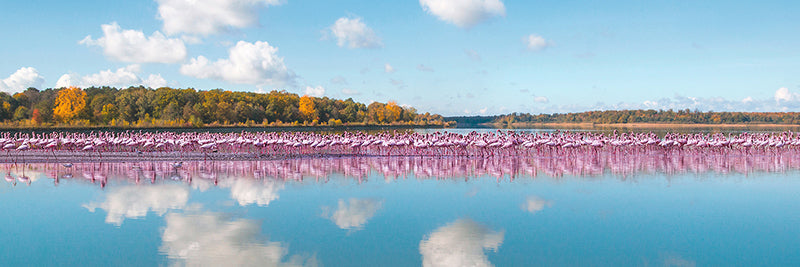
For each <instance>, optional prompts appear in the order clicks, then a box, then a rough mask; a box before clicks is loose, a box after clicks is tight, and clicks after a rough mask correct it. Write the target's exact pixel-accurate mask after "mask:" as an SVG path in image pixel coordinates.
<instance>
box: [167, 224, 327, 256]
mask: <svg viewBox="0 0 800 267" xmlns="http://www.w3.org/2000/svg"><path fill="white" fill-rule="evenodd" d="M166 222H167V226H166V227H165V228H164V233H163V235H162V242H163V243H162V245H161V247H160V248H159V251H160V252H161V253H163V254H166V255H167V257H168V258H170V259H173V260H176V261H175V262H173V265H181V266H316V265H317V263H316V259H315V258H313V257H312V258H304V257H301V256H297V255H295V256H291V257H289V258H288V259H287V258H286V256H287V255H288V253H289V249H288V247H287V246H285V245H283V244H281V243H280V242H272V241H266V240H262V239H263V238H261V226H260V225H259V224H258V223H257V222H256V221H254V220H247V219H238V220H231V219H230V218H228V217H227V216H225V215H223V214H219V213H212V212H205V213H202V214H193V215H187V214H177V213H170V214H167V216H166Z"/></svg>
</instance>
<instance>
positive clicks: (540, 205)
mask: <svg viewBox="0 0 800 267" xmlns="http://www.w3.org/2000/svg"><path fill="white" fill-rule="evenodd" d="M552 205H553V202H551V201H549V200H544V199H541V198H539V197H537V196H528V199H526V200H525V203H522V209H523V210H525V211H527V212H530V213H537V212H539V211H541V210H543V209H544V208H545V207H550V206H552Z"/></svg>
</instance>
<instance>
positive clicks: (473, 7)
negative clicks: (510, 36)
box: [419, 0, 506, 28]
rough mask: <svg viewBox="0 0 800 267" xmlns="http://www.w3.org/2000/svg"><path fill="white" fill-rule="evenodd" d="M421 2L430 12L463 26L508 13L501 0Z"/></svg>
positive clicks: (431, 0)
mask: <svg viewBox="0 0 800 267" xmlns="http://www.w3.org/2000/svg"><path fill="white" fill-rule="evenodd" d="M419 4H420V6H422V9H423V10H425V11H426V12H428V13H429V14H432V15H434V16H436V17H438V18H439V19H440V20H442V21H445V22H448V23H452V24H454V25H456V26H458V27H462V28H472V27H473V26H475V25H477V24H478V23H481V22H483V21H485V20H487V19H489V18H492V17H495V16H505V15H506V7H505V5H503V2H501V1H500V0H420V1H419Z"/></svg>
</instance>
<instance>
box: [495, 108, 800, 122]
mask: <svg viewBox="0 0 800 267" xmlns="http://www.w3.org/2000/svg"><path fill="white" fill-rule="evenodd" d="M492 123H494V124H505V125H510V124H513V123H598V124H611V123H688V124H758V123H764V124H800V112H714V111H708V112H702V111H697V110H694V111H691V110H689V109H684V110H678V111H674V110H672V109H669V110H652V109H649V110H641V109H639V110H606V111H587V112H577V113H555V114H538V115H533V114H529V113H511V114H507V115H499V116H496V117H495V118H494V119H493V120H492Z"/></svg>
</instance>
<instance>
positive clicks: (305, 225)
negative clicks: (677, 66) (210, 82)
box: [0, 154, 800, 266]
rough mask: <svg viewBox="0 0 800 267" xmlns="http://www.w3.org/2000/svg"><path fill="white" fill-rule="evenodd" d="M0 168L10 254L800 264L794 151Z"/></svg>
mask: <svg viewBox="0 0 800 267" xmlns="http://www.w3.org/2000/svg"><path fill="white" fill-rule="evenodd" d="M0 170H2V172H3V174H4V176H5V181H0V203H2V205H3V208H2V214H1V215H0V229H2V232H3V234H2V236H1V237H0V239H2V240H0V242H1V243H2V244H5V246H3V249H2V250H0V262H2V263H3V264H2V265H8V266H16V265H36V266H41V265H50V266H52V265H58V266H98V265H99V266H154V265H181V266H182V265H205V266H221V265H227V266H246V265H258V266H419V265H425V266H491V265H495V266H531V265H545V266H564V265H580V266H585V265H591V266H621V265H623V266H630V265H635V266H698V265H699V266H708V265H712V266H730V265H736V266H789V265H798V264H800V254H798V253H797V251H800V227H797V226H798V225H800V193H799V192H800V191H798V188H800V171H799V170H800V159H798V158H797V157H795V156H793V154H791V156H786V155H782V154H775V155H758V156H741V155H739V156H735V157H733V156H732V157H714V158H708V157H698V156H693V155H682V154H676V155H671V156H669V157H667V156H652V157H630V158H627V157H613V158H612V157H608V158H591V157H568V158H524V157H472V158H462V157H400V156H395V157H332V158H320V157H306V158H295V159H283V160H267V161H221V160H218V161H191V162H183V163H182V164H179V165H178V164H175V163H173V162H158V161H156V162H149V161H141V162H116V163H99V162H93V163H75V164H74V165H73V166H71V167H66V166H64V165H63V164H46V163H32V164H24V165H23V164H0Z"/></svg>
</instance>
